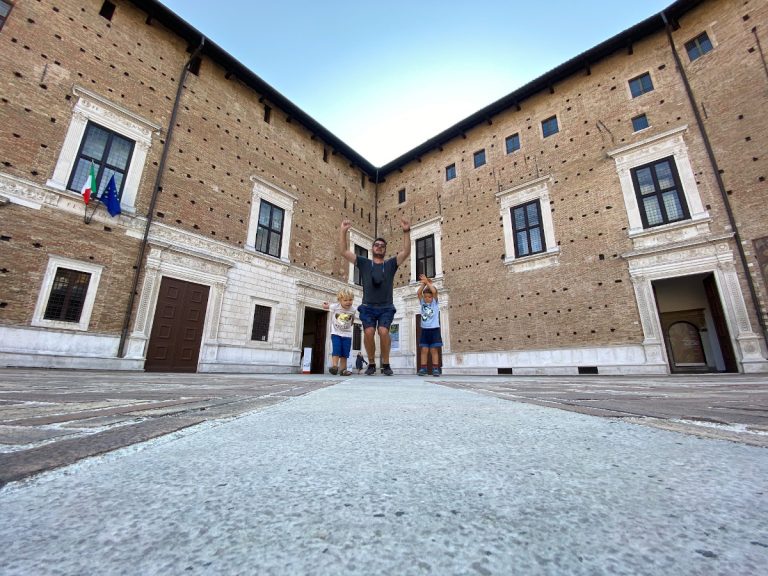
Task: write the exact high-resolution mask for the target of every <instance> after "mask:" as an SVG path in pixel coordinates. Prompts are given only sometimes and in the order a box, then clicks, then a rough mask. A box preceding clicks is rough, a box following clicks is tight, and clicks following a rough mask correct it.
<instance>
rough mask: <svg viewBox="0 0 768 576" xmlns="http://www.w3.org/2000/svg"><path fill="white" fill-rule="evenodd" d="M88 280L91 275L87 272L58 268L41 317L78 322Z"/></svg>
mask: <svg viewBox="0 0 768 576" xmlns="http://www.w3.org/2000/svg"><path fill="white" fill-rule="evenodd" d="M90 281H91V275H90V274H89V273H88V272H80V271H78V270H69V269H68V268H58V269H57V270H56V277H55V278H54V279H53V286H51V293H50V295H49V296H48V304H47V306H46V307H45V313H44V314H43V318H45V319H46V320H60V321H62V322H80V315H81V314H82V312H83V305H84V304H85V295H86V294H87V292H88V284H89V282H90Z"/></svg>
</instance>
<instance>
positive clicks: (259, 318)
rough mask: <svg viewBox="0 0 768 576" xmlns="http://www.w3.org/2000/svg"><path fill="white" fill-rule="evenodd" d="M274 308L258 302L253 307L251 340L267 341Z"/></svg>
mask: <svg viewBox="0 0 768 576" xmlns="http://www.w3.org/2000/svg"><path fill="white" fill-rule="evenodd" d="M271 315H272V308H270V307H269V306H262V305H261V304H256V305H255V306H254V309H253V328H251V340H258V341H259V342H266V341H267V339H268V338H269V319H270V317H271Z"/></svg>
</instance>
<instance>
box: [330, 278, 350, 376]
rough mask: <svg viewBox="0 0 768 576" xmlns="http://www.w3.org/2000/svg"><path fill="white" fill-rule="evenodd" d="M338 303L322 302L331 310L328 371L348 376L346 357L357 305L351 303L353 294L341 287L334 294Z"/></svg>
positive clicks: (347, 356)
mask: <svg viewBox="0 0 768 576" xmlns="http://www.w3.org/2000/svg"><path fill="white" fill-rule="evenodd" d="M336 298H337V299H338V300H339V302H338V304H328V302H323V308H325V309H326V310H330V311H331V344H332V346H333V351H332V353H331V354H332V357H331V362H332V364H333V365H332V366H331V367H330V368H328V372H330V373H331V374H333V375H336V374H339V375H340V376H349V375H351V374H352V372H350V371H349V370H347V358H349V352H350V350H351V349H352V329H353V327H354V324H355V314H356V313H357V306H353V305H352V301H353V300H354V298H355V295H354V294H353V293H352V290H350V289H349V288H342V289H341V290H339V293H338V294H337V295H336Z"/></svg>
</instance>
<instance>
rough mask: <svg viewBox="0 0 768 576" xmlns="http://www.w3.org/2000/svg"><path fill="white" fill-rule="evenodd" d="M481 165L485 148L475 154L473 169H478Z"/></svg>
mask: <svg viewBox="0 0 768 576" xmlns="http://www.w3.org/2000/svg"><path fill="white" fill-rule="evenodd" d="M483 164H485V148H483V149H482V150H478V151H477V152H475V168H480V166H482V165H483Z"/></svg>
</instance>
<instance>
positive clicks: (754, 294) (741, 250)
mask: <svg viewBox="0 0 768 576" xmlns="http://www.w3.org/2000/svg"><path fill="white" fill-rule="evenodd" d="M661 19H662V20H663V21H664V27H665V30H666V32H667V40H668V41H669V47H670V49H671V50H672V56H673V57H674V58H675V64H676V65H677V71H678V72H679V73H680V77H681V78H682V80H683V86H685V93H686V94H687V95H688V101H689V103H690V104H691V108H692V109H693V115H694V117H695V118H696V125H697V126H698V127H699V132H700V133H701V138H702V140H703V141H704V148H705V149H706V150H707V157H708V158H709V162H710V164H711V165H712V169H713V170H714V172H715V179H716V180H717V188H718V190H720V196H721V197H722V198H723V205H724V206H725V212H726V214H727V215H728V223H729V224H730V225H731V229H732V230H733V236H734V240H735V241H736V249H737V250H738V252H739V258H740V260H741V265H742V267H743V268H744V276H745V277H746V279H747V285H748V286H749V294H750V296H751V297H752V304H753V306H754V308H755V313H756V314H757V321H758V323H759V324H760V329H761V332H762V336H763V342H765V345H766V349H768V332H766V326H765V319H764V318H763V314H762V312H761V311H760V305H759V301H758V299H757V290H756V289H755V283H754V281H753V279H752V274H751V273H750V271H749V265H748V262H747V255H746V253H745V252H744V246H743V244H742V242H741V235H740V234H739V228H738V226H737V225H736V219H735V218H734V216H733V209H732V208H731V202H730V200H729V199H728V193H727V192H726V191H725V184H724V183H723V177H722V176H721V174H720V167H719V166H718V164H717V159H716V158H715V151H714V150H713V148H712V144H711V143H710V141H709V136H708V135H707V130H706V128H705V127H704V120H703V119H702V118H701V114H700V113H699V108H698V106H697V105H696V98H694V95H693V89H692V88H691V85H690V83H689V82H688V76H687V75H686V73H685V69H684V68H683V63H682V61H681V60H680V55H679V54H678V53H677V49H676V48H675V43H674V40H673V39H672V26H671V25H670V23H669V21H668V20H667V15H666V14H665V13H664V12H662V13H661Z"/></svg>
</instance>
